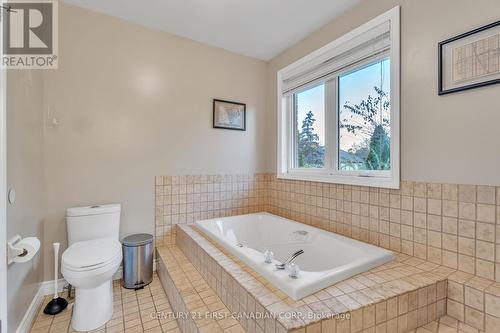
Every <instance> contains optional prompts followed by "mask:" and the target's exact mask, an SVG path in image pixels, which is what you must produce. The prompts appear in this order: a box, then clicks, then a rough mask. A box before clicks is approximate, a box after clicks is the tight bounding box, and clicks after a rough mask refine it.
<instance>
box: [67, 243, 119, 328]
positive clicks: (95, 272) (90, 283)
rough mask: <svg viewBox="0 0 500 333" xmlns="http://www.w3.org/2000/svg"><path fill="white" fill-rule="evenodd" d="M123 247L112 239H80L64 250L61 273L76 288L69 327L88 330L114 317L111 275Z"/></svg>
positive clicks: (116, 268) (114, 271) (117, 265)
mask: <svg viewBox="0 0 500 333" xmlns="http://www.w3.org/2000/svg"><path fill="white" fill-rule="evenodd" d="M121 261H122V250H121V244H120V242H119V241H118V240H117V239H115V238H99V239H93V240H86V241H80V242H76V243H74V244H72V245H71V246H70V247H69V248H68V249H66V251H64V253H63V255H62V260H61V272H62V274H63V276H64V278H65V279H66V281H68V283H70V284H71V285H72V286H74V287H75V304H74V307H73V316H72V323H71V325H72V327H73V329H75V330H77V331H90V330H94V329H96V328H98V327H101V326H102V325H104V324H105V323H106V322H107V321H108V320H110V319H111V317H112V316H113V286H112V277H113V275H114V274H115V273H116V271H117V270H118V267H120V263H121Z"/></svg>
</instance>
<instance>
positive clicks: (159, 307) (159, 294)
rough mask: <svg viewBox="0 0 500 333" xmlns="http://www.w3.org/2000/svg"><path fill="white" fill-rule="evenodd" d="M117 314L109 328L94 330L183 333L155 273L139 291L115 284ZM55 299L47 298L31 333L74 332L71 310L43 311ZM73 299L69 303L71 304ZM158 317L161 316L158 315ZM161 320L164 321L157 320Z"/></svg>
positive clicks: (101, 331) (106, 326)
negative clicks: (50, 313)
mask: <svg viewBox="0 0 500 333" xmlns="http://www.w3.org/2000/svg"><path fill="white" fill-rule="evenodd" d="M113 294H114V313H113V317H112V319H111V320H110V321H109V322H107V323H106V325H104V326H102V327H100V328H98V329H96V330H94V331H92V332H95V333H97V332H99V333H119V332H125V333H140V332H148V333H149V332H151V333H180V330H179V326H178V325H177V321H176V320H175V318H174V317H173V315H172V310H171V307H170V304H169V302H168V300H167V295H165V292H164V291H163V288H162V286H161V283H160V280H159V278H158V276H157V275H156V274H155V275H154V278H153V282H151V284H149V285H148V286H146V287H145V288H144V289H140V290H137V291H135V290H130V289H125V288H122V287H121V286H120V281H119V280H117V281H114V283H113ZM51 298H52V296H47V297H46V298H45V300H44V302H43V305H42V306H41V308H40V310H39V312H38V314H37V317H36V319H35V321H34V323H33V326H32V327H31V330H30V333H66V332H74V330H73V329H72V328H71V325H70V324H71V323H70V322H71V309H70V307H68V309H66V310H65V311H64V312H62V313H60V314H58V315H56V316H49V315H46V314H44V313H43V308H44V307H45V304H47V303H48V302H49V301H50V299H51ZM72 301H73V300H70V301H69V302H70V304H71V303H72ZM157 314H160V316H158V315H157ZM158 317H161V318H158Z"/></svg>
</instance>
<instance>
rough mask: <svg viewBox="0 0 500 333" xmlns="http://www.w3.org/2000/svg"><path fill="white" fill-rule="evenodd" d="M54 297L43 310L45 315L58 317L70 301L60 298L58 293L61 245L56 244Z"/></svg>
mask: <svg viewBox="0 0 500 333" xmlns="http://www.w3.org/2000/svg"><path fill="white" fill-rule="evenodd" d="M53 245H54V274H55V276H54V297H53V298H52V300H51V301H50V302H49V303H48V304H47V305H46V306H45V309H43V313H45V314H49V315H56V314H58V313H59V312H61V311H62V310H64V309H66V307H67V306H68V301H66V300H65V299H64V298H62V297H59V295H58V293H57V279H58V277H59V274H58V268H59V245H60V244H59V243H54V244H53Z"/></svg>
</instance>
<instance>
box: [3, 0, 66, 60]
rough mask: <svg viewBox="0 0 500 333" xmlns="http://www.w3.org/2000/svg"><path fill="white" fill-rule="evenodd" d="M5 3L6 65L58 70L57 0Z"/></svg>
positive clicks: (4, 47) (4, 39) (23, 0)
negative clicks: (6, 9)
mask: <svg viewBox="0 0 500 333" xmlns="http://www.w3.org/2000/svg"><path fill="white" fill-rule="evenodd" d="M5 5H6V6H7V8H8V11H6V13H5V15H4V16H3V18H4V20H3V45H2V46H3V54H2V66H3V67H5V68H13V69H56V68H57V65H58V61H57V41H58V35H57V32H58V29H57V1H56V0H45V1H43V0H40V1H33V0H17V1H9V2H7V3H6V4H5Z"/></svg>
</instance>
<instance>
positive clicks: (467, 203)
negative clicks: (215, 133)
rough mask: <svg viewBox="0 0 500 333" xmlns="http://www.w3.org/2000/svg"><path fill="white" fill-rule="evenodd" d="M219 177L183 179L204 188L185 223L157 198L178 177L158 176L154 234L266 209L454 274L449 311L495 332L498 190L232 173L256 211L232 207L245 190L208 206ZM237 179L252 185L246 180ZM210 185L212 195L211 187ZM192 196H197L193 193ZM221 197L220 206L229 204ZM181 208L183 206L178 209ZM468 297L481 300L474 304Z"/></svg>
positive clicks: (499, 274)
mask: <svg viewBox="0 0 500 333" xmlns="http://www.w3.org/2000/svg"><path fill="white" fill-rule="evenodd" d="M224 177H227V178H229V177H230V176H191V177H189V176H186V177H185V180H184V182H186V183H187V182H188V178H191V179H193V180H192V181H193V182H194V179H199V180H197V181H198V182H202V183H204V184H207V186H206V187H205V186H203V189H201V186H200V191H202V192H203V193H207V195H206V196H205V195H203V197H202V196H200V197H199V198H200V199H199V201H197V202H198V203H199V204H200V206H197V208H196V210H197V212H196V213H195V214H194V215H195V216H196V217H195V216H193V218H192V219H191V215H189V218H188V215H183V213H179V212H180V211H182V210H184V209H185V210H186V211H187V210H188V208H187V205H188V204H187V203H184V204H178V205H179V207H176V208H174V209H173V210H172V209H168V207H169V206H170V205H171V203H169V201H168V200H172V199H171V198H169V199H166V200H164V199H165V198H168V195H164V193H168V191H172V188H171V187H170V188H169V185H161V184H168V182H174V179H176V178H177V180H175V182H179V183H180V182H181V179H184V178H182V177H157V186H156V192H157V196H156V203H157V206H156V209H157V210H156V212H157V236H161V235H163V234H165V233H167V232H168V231H169V230H171V227H172V225H174V224H177V223H184V222H185V223H188V222H193V221H194V220H196V219H199V218H212V217H218V216H227V215H237V214H241V213H243V212H244V211H245V212H255V211H267V212H270V213H273V214H276V215H280V216H283V217H287V218H290V219H293V220H295V221H299V222H302V223H306V224H310V225H313V226H317V227H320V228H323V229H326V230H329V231H333V232H336V233H339V234H342V235H345V236H349V237H352V238H354V239H358V240H362V241H365V242H369V243H372V244H375V245H378V246H381V247H385V248H388V249H390V250H393V251H396V252H401V253H405V254H408V255H412V256H416V257H419V258H422V259H425V260H427V261H431V262H434V263H437V264H440V265H443V266H445V267H449V268H453V269H458V270H459V271H461V272H463V273H464V274H463V275H462V276H461V278H460V279H458V281H457V284H458V286H455V285H454V286H455V287H457V288H455V289H461V290H462V292H461V293H459V294H463V295H464V296H463V297H459V296H450V297H449V299H448V307H447V308H448V314H450V315H451V316H453V317H455V318H457V319H460V320H463V321H465V322H466V323H469V324H471V325H473V326H474V327H476V328H478V329H489V330H490V331H491V325H493V323H495V325H496V327H500V322H499V318H500V305H499V304H500V299H499V296H500V294H499V293H497V292H496V291H497V290H499V289H500V287H498V283H493V282H494V281H497V282H500V187H494V186H475V185H456V184H437V183H422V182H406V181H404V182H402V183H401V189H400V190H388V189H382V188H370V187H360V186H349V185H339V184H326V183H316V182H305V181H292V180H282V179H277V178H276V177H275V176H274V175H271V174H258V175H246V176H238V177H239V179H258V180H257V181H256V182H257V185H252V187H253V188H255V187H257V188H258V189H259V190H258V191H257V192H253V194H252V196H253V197H254V199H253V200H254V202H255V200H257V202H258V203H259V204H258V205H257V207H255V205H252V206H250V205H247V204H246V203H245V202H249V201H243V203H239V202H242V201H241V200H242V198H245V196H244V195H243V193H245V192H244V191H243V192H242V191H237V192H236V193H237V194H236V195H237V197H238V198H239V199H230V200H231V205H236V206H238V205H241V207H239V208H236V209H235V208H232V209H227V208H225V209H223V210H221V209H215V208H214V207H217V204H216V203H215V202H216V201H220V200H214V201H209V197H211V196H210V195H208V193H209V188H210V187H209V186H208V183H209V182H210V183H213V182H214V181H215V182H217V181H219V182H220V181H221V179H224ZM238 177H236V176H231V177H230V178H231V183H232V184H234V183H233V179H238ZM241 182H243V183H252V184H254V182H253V181H252V182H249V181H248V182H244V181H241ZM241 182H240V183H241ZM237 183H238V182H237ZM186 185H187V184H186ZM224 186H225V188H228V187H227V185H224ZM238 186H239V187H241V186H243V187H244V185H231V188H233V187H238ZM186 188H187V186H186ZM193 188H194V187H193ZM196 188H198V187H196ZM211 188H212V192H213V191H214V187H211ZM219 188H220V187H219ZM165 191H166V192H165ZM226 192H227V191H226ZM231 193H234V192H233V191H231ZM246 193H248V192H246ZM220 197H221V196H219V198H220ZM224 197H227V194H225V195H224ZM193 198H196V199H198V196H194V197H193ZM247 198H248V196H247ZM173 200H176V199H173ZM224 200H225V202H226V203H224V205H227V202H228V201H227V200H229V199H224ZM233 200H236V203H235V202H234V201H233ZM170 202H171V201H170ZM201 203H203V204H201ZM219 204H220V203H219ZM176 205H177V204H176ZM182 206H185V207H186V208H180V207H182ZM164 207H167V209H163V208H164ZM219 207H220V206H219ZM250 207H252V208H251V209H250ZM233 212H234V213H233ZM184 216H185V217H184ZM198 216H199V217H198ZM172 231H174V230H172ZM162 239H168V238H167V237H163V238H162ZM170 241H173V240H172V239H171V240H170ZM159 245H161V240H160V243H159ZM457 274H459V273H457ZM477 278H483V279H484V281H485V283H483V284H481V287H479V286H477V285H476V284H475V281H476V280H477ZM469 281H472V282H469ZM466 283H472V286H467V285H466ZM449 285H450V286H452V284H449ZM484 285H487V287H484ZM467 287H469V289H473V290H472V291H471V290H469V289H468V291H467V293H468V297H465V293H466V288H467ZM450 288H453V287H450ZM450 294H451V293H450ZM471 295H474V296H475V297H476V298H477V299H482V300H483V301H482V302H481V301H478V302H473V301H472V296H471ZM454 297H455V298H454ZM457 298H458V299H457ZM487 299H488V300H487ZM481 304H482V305H481ZM493 332H496V331H493Z"/></svg>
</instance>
